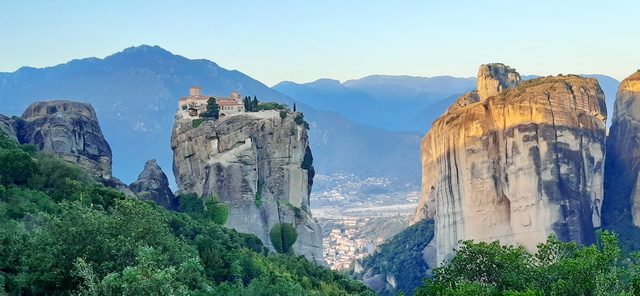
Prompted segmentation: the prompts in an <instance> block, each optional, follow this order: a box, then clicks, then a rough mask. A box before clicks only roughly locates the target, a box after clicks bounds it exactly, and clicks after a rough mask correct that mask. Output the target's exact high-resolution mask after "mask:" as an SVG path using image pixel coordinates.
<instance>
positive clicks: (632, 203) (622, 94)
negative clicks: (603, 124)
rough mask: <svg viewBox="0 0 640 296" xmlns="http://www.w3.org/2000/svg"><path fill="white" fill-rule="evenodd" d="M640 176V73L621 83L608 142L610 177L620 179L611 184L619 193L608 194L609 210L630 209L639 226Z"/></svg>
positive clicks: (621, 212) (618, 213)
mask: <svg viewBox="0 0 640 296" xmlns="http://www.w3.org/2000/svg"><path fill="white" fill-rule="evenodd" d="M639 173H640V70H638V71H637V72H636V73H634V74H632V75H631V76H629V77H627V78H626V79H625V80H623V81H622V83H620V87H619V88H618V93H617V95H616V102H615V107H614V111H613V119H612V125H611V129H610V133H609V138H608V139H607V174H608V177H610V178H611V177H613V178H617V180H615V182H610V183H611V184H614V183H615V185H613V186H616V187H618V188H612V189H613V190H615V191H616V192H615V193H616V194H611V193H609V194H608V195H607V204H608V205H610V206H609V207H608V208H609V210H612V211H613V212H615V213H617V215H620V214H623V215H628V213H629V209H631V216H632V217H631V219H632V220H633V224H634V225H635V226H640V174H639ZM610 190H611V189H610ZM625 209H626V210H625ZM608 212H609V211H608ZM617 218H619V217H616V219H617ZM625 218H626V217H625Z"/></svg>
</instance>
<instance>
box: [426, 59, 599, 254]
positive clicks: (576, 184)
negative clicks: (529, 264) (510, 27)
mask: <svg viewBox="0 0 640 296" xmlns="http://www.w3.org/2000/svg"><path fill="white" fill-rule="evenodd" d="M483 68H485V69H486V70H483ZM479 73H480V74H481V75H485V73H488V76H490V77H488V78H483V79H482V80H483V82H481V81H480V80H481V79H478V87H479V89H478V91H477V94H478V95H477V101H476V102H473V100H469V97H473V94H467V95H465V96H463V97H462V98H461V100H463V101H464V102H461V103H460V104H458V107H456V108H451V109H449V110H448V111H447V112H446V113H445V114H444V115H442V116H441V117H440V118H438V119H437V120H436V121H434V123H433V126H432V128H431V130H430V132H429V133H428V134H427V135H426V136H425V137H424V138H423V140H422V143H421V152H422V165H423V185H422V186H423V188H422V195H421V198H420V205H419V207H418V209H417V210H416V214H415V215H414V218H413V221H414V222H415V221H419V220H421V219H425V218H431V217H433V218H434V219H435V221H436V235H435V238H434V240H433V242H432V243H433V244H435V245H436V253H437V262H439V263H440V262H442V260H444V259H447V258H449V256H450V255H451V252H452V250H453V249H454V248H455V247H456V246H457V242H458V241H459V240H468V239H472V240H475V241H493V240H499V241H500V242H501V243H504V244H513V245H522V246H524V247H525V248H526V249H527V250H529V251H535V248H536V245H537V244H538V243H540V242H543V241H545V240H546V238H547V236H548V235H550V234H555V235H557V236H558V238H559V239H561V240H563V241H568V240H573V241H576V242H577V243H579V244H588V243H593V242H594V241H595V238H594V233H593V230H594V227H599V226H600V208H601V204H602V200H603V173H604V153H605V147H604V142H605V121H606V116H607V112H606V107H605V101H604V94H603V92H602V90H601V89H600V86H599V85H598V82H597V81H596V80H595V79H593V78H590V79H587V78H583V77H578V76H559V77H546V78H539V79H534V80H529V81H526V82H524V83H522V84H520V85H519V86H517V87H511V86H514V85H517V84H518V82H519V75H518V74H517V73H516V72H515V71H514V70H513V69H511V68H508V67H506V66H504V65H502V66H500V67H498V69H497V70H496V68H495V64H494V66H483V67H481V70H480V71H479ZM496 73H497V74H496ZM491 77H493V78H491ZM492 81H494V82H492ZM495 81H497V82H495ZM496 85H497V86H498V87H496ZM505 87H511V88H507V89H506V90H505ZM480 88H483V89H480ZM480 94H484V95H480Z"/></svg>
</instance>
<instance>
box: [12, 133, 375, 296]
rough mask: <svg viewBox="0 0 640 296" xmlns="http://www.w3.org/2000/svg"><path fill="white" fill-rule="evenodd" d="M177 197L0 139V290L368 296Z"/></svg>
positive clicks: (213, 207)
mask: <svg viewBox="0 0 640 296" xmlns="http://www.w3.org/2000/svg"><path fill="white" fill-rule="evenodd" d="M8 168H11V169H8ZM181 201H184V203H183V204H181V206H182V207H183V209H184V210H185V211H186V212H189V214H187V213H178V212H171V211H167V210H165V209H163V208H161V207H158V206H156V205H155V204H153V203H152V202H143V201H139V200H137V199H134V198H131V197H128V196H125V195H124V194H122V193H120V192H117V191H115V190H112V189H109V188H105V187H104V186H102V185H101V184H98V183H96V182H95V181H93V180H92V179H91V178H90V177H88V176H87V174H86V173H85V172H84V171H83V170H82V169H80V168H79V167H77V166H74V165H71V164H68V163H66V162H64V161H62V160H60V159H58V158H57V157H55V156H52V155H47V154H44V153H39V152H36V151H35V150H34V149H33V147H31V146H25V145H18V144H17V143H15V142H13V141H11V139H9V138H8V137H6V136H3V135H0V295H372V293H371V291H370V290H368V289H367V288H366V287H365V286H364V285H362V284H360V283H358V282H356V281H352V280H349V279H347V278H346V277H345V276H344V275H340V274H338V273H335V272H332V271H330V270H327V269H325V268H321V267H318V266H316V265H315V264H313V263H310V262H308V261H307V260H306V259H305V258H304V257H300V256H298V257H296V256H292V255H276V254H269V253H268V251H267V250H266V248H265V247H264V246H263V244H262V242H261V241H260V240H259V239H258V238H257V237H255V236H253V235H248V234H243V233H238V232H236V231H234V230H231V229H227V228H225V227H223V226H221V225H220V224H222V223H224V220H226V216H225V214H226V212H227V211H226V208H225V207H224V206H222V205H220V204H218V203H217V201H216V200H215V199H214V198H211V199H210V200H209V199H207V200H206V201H205V202H204V203H202V202H201V201H200V203H196V202H195V201H194V200H190V199H189V198H188V197H187V198H185V199H183V200H181Z"/></svg>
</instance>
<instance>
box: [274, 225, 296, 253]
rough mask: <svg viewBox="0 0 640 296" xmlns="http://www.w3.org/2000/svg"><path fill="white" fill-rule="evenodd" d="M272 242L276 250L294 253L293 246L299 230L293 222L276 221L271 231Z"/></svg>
mask: <svg viewBox="0 0 640 296" xmlns="http://www.w3.org/2000/svg"><path fill="white" fill-rule="evenodd" d="M269 238H270V239H271V244H273V248H274V249H276V252H278V253H280V254H285V253H286V254H293V249H292V248H291V246H293V244H294V243H295V242H296V240H297V239H298V232H297V231H296V229H295V228H293V225H291V223H276V224H274V225H273V227H271V231H269Z"/></svg>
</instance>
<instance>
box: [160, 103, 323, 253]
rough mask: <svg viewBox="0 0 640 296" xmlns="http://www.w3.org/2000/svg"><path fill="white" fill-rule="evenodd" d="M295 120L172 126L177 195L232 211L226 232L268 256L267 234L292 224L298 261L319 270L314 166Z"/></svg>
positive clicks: (270, 116) (255, 117)
mask: <svg viewBox="0 0 640 296" xmlns="http://www.w3.org/2000/svg"><path fill="white" fill-rule="evenodd" d="M298 116H301V114H300V113H298V112H294V113H290V112H289V113H287V115H286V117H285V118H281V116H280V114H279V112H278V111H262V112H255V113H253V112H251V113H244V114H241V115H236V116H231V117H227V118H224V119H220V120H217V121H215V122H214V121H205V122H203V123H202V124H200V125H199V126H198V127H196V128H194V127H193V123H192V121H191V120H190V119H182V118H177V119H176V122H175V124H174V127H173V134H172V137H171V148H172V149H173V153H174V160H173V171H174V174H175V176H176V182H177V184H178V187H179V188H180V192H184V193H186V192H190V193H195V194H197V195H199V196H204V197H206V196H210V195H212V194H217V195H218V196H219V198H220V201H221V202H223V203H225V204H227V205H228V206H229V219H228V221H227V223H226V226H227V227H230V228H235V229H236V230H238V231H240V232H246V233H252V234H255V235H256V236H258V237H259V238H260V239H261V240H262V242H263V243H264V244H265V245H266V246H268V247H270V248H272V245H271V241H270V239H269V231H270V230H271V227H272V226H273V225H274V224H275V223H277V222H284V223H291V224H293V225H294V227H295V229H296V230H297V232H298V239H297V241H296V243H295V244H294V246H293V249H294V251H295V253H296V254H299V255H305V256H306V257H307V258H308V259H309V260H311V261H316V262H318V263H323V260H322V232H321V230H320V226H319V225H318V223H317V222H316V221H315V220H314V219H313V218H312V217H311V211H310V207H309V194H310V192H311V186H312V182H313V174H314V171H313V167H312V165H311V161H312V159H313V158H312V155H311V150H310V149H309V139H308V136H307V131H306V129H305V128H304V126H303V125H302V124H296V122H295V120H294V118H296V117H298Z"/></svg>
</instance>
